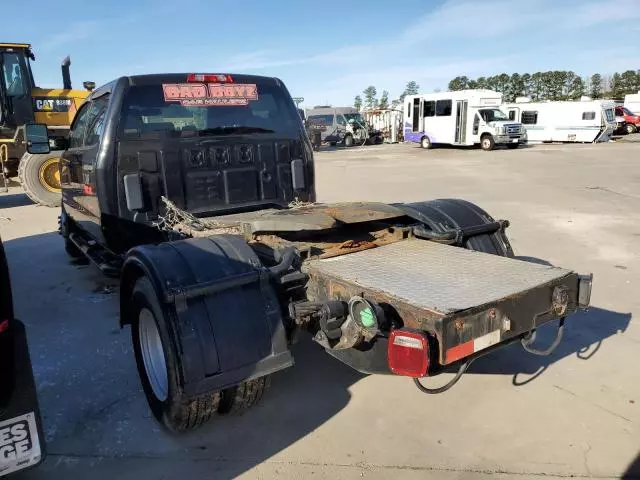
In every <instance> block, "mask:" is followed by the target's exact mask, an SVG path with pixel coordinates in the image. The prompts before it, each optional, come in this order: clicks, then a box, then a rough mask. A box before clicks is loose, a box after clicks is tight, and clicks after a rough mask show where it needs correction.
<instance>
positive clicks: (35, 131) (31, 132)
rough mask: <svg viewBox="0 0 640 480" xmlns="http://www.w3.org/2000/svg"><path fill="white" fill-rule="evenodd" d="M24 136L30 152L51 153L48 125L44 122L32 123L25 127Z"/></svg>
mask: <svg viewBox="0 0 640 480" xmlns="http://www.w3.org/2000/svg"><path fill="white" fill-rule="evenodd" d="M24 137H25V141H26V142H27V152H29V153H49V152H50V151H51V147H50V145H49V132H48V131H47V126H46V125H44V124H42V123H30V124H27V125H25V127H24Z"/></svg>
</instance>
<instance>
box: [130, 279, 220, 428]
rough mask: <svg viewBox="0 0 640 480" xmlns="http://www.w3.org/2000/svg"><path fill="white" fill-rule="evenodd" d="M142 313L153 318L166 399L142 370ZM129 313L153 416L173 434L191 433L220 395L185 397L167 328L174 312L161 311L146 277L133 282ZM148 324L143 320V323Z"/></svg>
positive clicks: (208, 416) (211, 411)
mask: <svg viewBox="0 0 640 480" xmlns="http://www.w3.org/2000/svg"><path fill="white" fill-rule="evenodd" d="M145 310H146V311H149V312H151V314H152V315H153V321H154V322H155V326H156V328H157V333H158V334H159V338H160V340H161V344H162V353H163V355H164V363H165V367H166V380H167V384H166V386H167V391H166V397H165V396H164V395H161V396H159V395H158V394H156V393H155V392H154V387H152V385H151V381H150V379H149V373H148V371H147V367H145V359H144V357H143V351H142V347H141V334H140V332H141V316H142V315H141V313H142V312H143V311H145ZM128 311H129V314H130V315H131V317H130V318H131V322H132V324H131V340H132V342H133V351H134V355H135V359H136V365H137V367H138V374H139V375H140V381H141V382H142V389H143V390H144V393H145V396H146V397H147V402H148V403H149V407H150V409H151V412H152V413H153V416H154V417H155V418H156V420H158V422H160V424H161V425H163V426H164V427H165V428H167V429H168V430H170V431H172V432H176V433H177V432H184V431H187V430H193V429H195V428H198V427H199V426H201V425H202V424H204V423H206V422H207V421H209V420H210V419H211V417H212V416H213V415H214V414H215V413H216V412H217V411H218V406H219V405H220V394H219V392H213V393H209V394H206V395H200V396H198V397H195V398H188V397H187V396H186V395H185V394H184V391H183V389H182V383H181V375H180V368H179V363H178V353H177V345H176V342H175V340H174V338H173V334H172V333H171V331H170V328H169V321H170V320H171V319H172V318H173V316H174V315H175V312H172V311H171V309H170V308H163V306H162V305H161V303H160V302H159V300H158V297H157V294H156V291H155V288H154V287H153V284H152V283H151V281H150V280H149V279H148V278H147V277H141V278H139V279H138V280H137V281H136V283H135V285H134V287H133V291H132V294H131V298H130V305H129V309H128ZM147 318H148V317H147ZM147 321H148V320H143V322H147ZM154 382H155V381H154ZM161 397H165V398H161Z"/></svg>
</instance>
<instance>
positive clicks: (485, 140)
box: [480, 133, 496, 152]
mask: <svg viewBox="0 0 640 480" xmlns="http://www.w3.org/2000/svg"><path fill="white" fill-rule="evenodd" d="M495 146H496V141H495V140H494V139H493V136H491V134H489V133H485V134H484V135H483V136H482V138H481V139H480V147H481V148H482V150H484V151H485V152H489V151H491V150H493V149H494V148H495Z"/></svg>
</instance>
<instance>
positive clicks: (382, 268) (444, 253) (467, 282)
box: [306, 240, 571, 315]
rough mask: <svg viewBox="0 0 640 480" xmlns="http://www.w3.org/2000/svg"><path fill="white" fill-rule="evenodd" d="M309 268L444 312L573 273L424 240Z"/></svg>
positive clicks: (315, 262) (314, 262) (320, 262)
mask: <svg viewBox="0 0 640 480" xmlns="http://www.w3.org/2000/svg"><path fill="white" fill-rule="evenodd" d="M306 268H307V270H308V271H309V272H310V273H316V274H319V275H322V276H327V277H333V278H336V279H341V280H343V281H346V282H349V283H353V284H355V285H358V286H361V287H364V288H366V289H370V290H373V291H378V292H385V293H386V294H387V295H391V296H393V297H395V298H397V299H399V300H402V301H404V302H406V303H409V304H411V305H413V306H415V307H418V308H421V309H425V310H429V311H432V312H436V313H440V314H442V315H448V314H451V313H454V312H460V311H463V310H467V309H469V308H474V307H479V306H482V305H486V304H490V303H492V302H496V301H499V300H502V299H503V298H507V297H511V296H514V295H518V294H521V293H523V292H526V291H528V290H531V289H533V288H536V287H539V286H540V285H544V284H547V283H549V282H552V281H554V280H558V279H561V278H563V277H566V276H567V275H569V274H570V273H571V272H570V271H569V270H565V269H563V268H558V267H552V266H547V265H539V264H535V263H530V262H525V261H522V260H516V259H513V258H506V257H499V256H497V255H489V254H487V253H482V252H474V251H471V250H465V249H463V248H456V247H452V246H449V245H443V244H439V243H435V242H429V241H424V240H406V241H401V242H396V243H393V244H391V245H386V246H382V247H378V248H374V249H371V250H367V251H364V252H357V253H352V254H349V255H341V256H338V257H333V258H327V259H323V260H312V261H310V262H308V264H307V267H306Z"/></svg>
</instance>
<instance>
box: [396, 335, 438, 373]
mask: <svg viewBox="0 0 640 480" xmlns="http://www.w3.org/2000/svg"><path fill="white" fill-rule="evenodd" d="M387 357H388V359H389V368H390V369H391V371H392V372H393V373H395V374H396V375H405V376H407V377H414V378H419V377H424V376H425V375H426V374H427V370H428V369H429V342H428V341H427V336H426V335H425V334H424V333H422V332H414V331H411V330H403V329H397V330H393V331H392V332H391V335H389V346H388V347H387Z"/></svg>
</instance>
